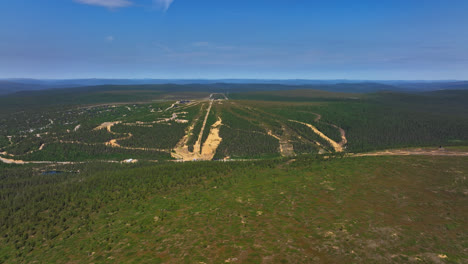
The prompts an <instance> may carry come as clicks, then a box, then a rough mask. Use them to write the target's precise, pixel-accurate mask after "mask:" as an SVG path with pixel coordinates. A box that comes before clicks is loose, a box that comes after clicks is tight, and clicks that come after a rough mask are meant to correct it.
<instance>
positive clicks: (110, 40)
mask: <svg viewBox="0 0 468 264" xmlns="http://www.w3.org/2000/svg"><path fill="white" fill-rule="evenodd" d="M114 39H115V38H114V36H107V37H106V40H107V41H109V42H112V41H114Z"/></svg>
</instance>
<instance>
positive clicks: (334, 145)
mask: <svg viewBox="0 0 468 264" xmlns="http://www.w3.org/2000/svg"><path fill="white" fill-rule="evenodd" d="M289 121H292V122H296V123H299V124H302V125H305V126H307V127H309V128H310V129H312V131H314V133H315V134H317V135H319V136H320V137H321V138H323V139H324V140H326V141H327V142H328V143H330V145H331V146H332V147H333V149H334V150H335V151H336V152H343V147H342V146H341V145H340V144H338V143H337V142H336V141H334V140H333V139H331V138H329V137H327V136H326V135H325V134H323V133H322V132H321V131H320V130H318V129H317V128H316V127H314V126H313V125H311V124H307V123H304V122H300V121H296V120H289Z"/></svg>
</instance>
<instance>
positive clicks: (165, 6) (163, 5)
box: [153, 0, 174, 12]
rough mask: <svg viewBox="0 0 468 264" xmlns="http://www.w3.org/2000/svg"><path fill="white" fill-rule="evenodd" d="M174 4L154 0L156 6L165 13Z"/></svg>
mask: <svg viewBox="0 0 468 264" xmlns="http://www.w3.org/2000/svg"><path fill="white" fill-rule="evenodd" d="M172 2H174V0H153V3H154V5H155V6H156V7H157V8H160V9H162V10H163V11H164V12H166V11H167V10H168V9H169V7H171V4H172Z"/></svg>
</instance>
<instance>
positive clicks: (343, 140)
mask: <svg viewBox="0 0 468 264" xmlns="http://www.w3.org/2000/svg"><path fill="white" fill-rule="evenodd" d="M310 113H312V114H314V115H316V116H317V117H316V118H315V119H314V122H322V121H320V120H321V119H322V115H321V114H318V113H313V112H310ZM322 123H324V124H327V125H330V126H332V127H334V128H336V129H338V130H339V131H340V135H341V141H340V142H339V143H338V144H339V145H340V146H341V147H344V146H345V145H346V144H348V139H347V138H346V131H345V130H344V129H342V128H341V127H339V126H337V125H335V124H331V123H326V122H322Z"/></svg>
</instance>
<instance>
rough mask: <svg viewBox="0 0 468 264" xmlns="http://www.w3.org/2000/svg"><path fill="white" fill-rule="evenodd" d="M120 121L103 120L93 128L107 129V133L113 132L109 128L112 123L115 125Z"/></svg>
mask: <svg viewBox="0 0 468 264" xmlns="http://www.w3.org/2000/svg"><path fill="white" fill-rule="evenodd" d="M120 123H122V121H115V122H104V123H102V124H100V125H99V126H97V127H96V128H95V129H94V130H101V129H107V131H108V132H109V133H113V132H112V130H111V128H112V127H113V126H114V125H117V124H120Z"/></svg>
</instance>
